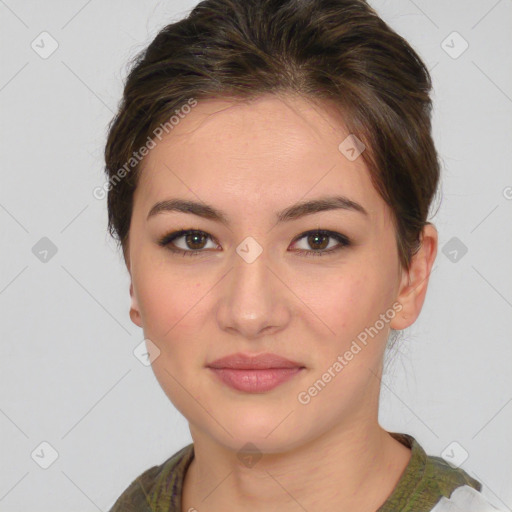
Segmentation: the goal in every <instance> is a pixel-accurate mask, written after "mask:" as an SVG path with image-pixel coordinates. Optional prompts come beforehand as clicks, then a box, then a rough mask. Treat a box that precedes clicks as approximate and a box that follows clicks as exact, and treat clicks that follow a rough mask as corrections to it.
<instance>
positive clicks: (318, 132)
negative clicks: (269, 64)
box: [135, 94, 386, 216]
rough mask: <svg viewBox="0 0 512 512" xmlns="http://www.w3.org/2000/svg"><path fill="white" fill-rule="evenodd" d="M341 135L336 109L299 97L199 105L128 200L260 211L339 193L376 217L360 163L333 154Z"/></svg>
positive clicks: (377, 201)
mask: <svg viewBox="0 0 512 512" xmlns="http://www.w3.org/2000/svg"><path fill="white" fill-rule="evenodd" d="M349 135H350V134H349V132H348V131H347V129H346V127H345V126H344V124H343V119H342V118H341V116H340V115H339V113H338V112H334V111H333V110H332V109H331V110H329V108H328V107H327V106H325V107H322V106H321V105H319V104H318V103H313V102H312V101H309V100H307V99H305V98H303V97H300V96H295V95H280V96H276V95H270V94H269V95H263V96H260V97H258V98H257V99H255V100H251V101H244V102H239V101H231V100H226V99H208V100H200V101H198V104H197V105H196V106H195V107H193V108H192V109H191V111H190V113H189V114H187V115H182V119H180V121H179V123H178V124H177V125H175V126H174V128H173V129H172V131H170V132H169V133H168V134H166V135H164V136H163V138H162V140H161V141H158V140H156V142H157V144H156V147H154V148H153V149H151V150H150V152H149V154H148V155H147V156H146V157H145V158H144V160H143V161H142V168H141V178H140V180H139V184H138V187H137V190H136V193H135V194H136V196H137V197H138V201H136V202H138V203H139V206H141V205H144V207H145V208H146V210H148V209H149V208H151V206H152V205H153V203H154V202H156V201H159V200H163V199H166V198H167V197H168V196H172V197H175V196H180V197H188V198H194V199H196V200H197V199H198V198H199V199H202V200H204V201H205V202H207V203H209V204H217V205H225V204H227V203H229V204H231V205H233V207H242V208H243V207H245V208H246V209H251V210H252V211H254V210H255V209H256V210H258V211H261V208H262V207H263V206H265V207H266V206H268V207H270V208H272V206H273V205H275V208H274V210H277V209H281V207H282V206H283V205H289V204H292V203H295V202H297V201H299V200H307V199H312V198H314V197H318V196H322V195H327V194H333V193H339V194H343V195H345V196H348V197H349V198H350V199H352V200H354V201H356V202H358V203H361V204H363V205H364V207H365V208H366V209H367V210H368V211H369V213H370V215H376V216H382V214H383V213H384V214H385V213H386V212H385V211H384V210H385V204H384V203H383V201H382V200H381V198H380V196H379V195H378V193H377V192H376V190H375V189H374V187H373V185H372V183H371V180H370V175H369V172H368V169H367V167H366V165H365V162H364V160H363V159H362V158H361V157H359V158H356V159H355V160H353V161H351V160H349V159H347V157H346V156H344V154H343V153H342V152H341V151H340V149H339V145H340V143H342V142H343V141H344V140H345V139H346V138H347V136H349ZM224 209H225V208H224Z"/></svg>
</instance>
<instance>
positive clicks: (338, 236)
mask: <svg viewBox="0 0 512 512" xmlns="http://www.w3.org/2000/svg"><path fill="white" fill-rule="evenodd" d="M189 234H201V235H206V238H208V239H210V240H211V241H212V242H213V243H216V244H217V245H220V244H219V243H218V242H217V240H216V239H215V238H214V237H213V236H212V235H210V234H209V233H207V232H206V231H203V230H202V229H198V228H188V229H179V230H176V231H173V232H170V233H167V234H166V235H164V236H163V237H162V238H161V239H160V240H159V241H158V244H159V245H160V246H162V247H164V248H167V249H168V250H170V251H171V252H174V253H178V254H182V255H183V256H185V255H196V254H200V253H206V252H209V251H208V250H206V249H188V250H185V249H181V248H179V247H170V244H171V243H172V242H174V240H176V239H178V238H181V237H183V236H186V235H189ZM314 234H319V235H321V236H326V237H329V238H333V239H334V240H336V241H337V242H338V245H336V246H335V247H333V248H330V249H323V250H316V251H315V250H314V249H309V250H308V249H298V250H295V251H294V252H297V253H299V254H303V255H305V256H323V255H328V254H331V253H334V252H337V251H339V250H340V249H343V248H345V247H349V246H351V245H352V241H351V239H350V238H349V237H347V236H346V235H344V234H342V233H339V232H337V231H332V230H329V229H322V228H316V229H309V230H307V231H304V232H303V233H301V234H300V235H297V236H296V237H295V238H294V240H293V241H292V243H291V245H293V244H295V243H297V242H298V241H299V240H301V239H302V238H304V237H306V236H308V235H314Z"/></svg>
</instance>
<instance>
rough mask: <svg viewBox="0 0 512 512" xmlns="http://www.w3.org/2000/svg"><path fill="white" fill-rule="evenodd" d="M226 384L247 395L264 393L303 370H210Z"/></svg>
mask: <svg viewBox="0 0 512 512" xmlns="http://www.w3.org/2000/svg"><path fill="white" fill-rule="evenodd" d="M210 370H212V371H213V372H214V373H215V375H217V377H218V378H219V379H220V380H222V381H223V382H224V383H225V384H227V385H228V386H230V387H231V388H233V389H236V390H238V391H244V392H246V393H263V392H265V391H270V390H271V389H274V388H276V387H277V386H279V385H280V384H283V383H284V382H286V381H288V380H290V379H291V378H293V377H294V376H295V375H297V374H298V373H299V372H300V371H301V370H302V368H267V369H263V370H234V369H232V368H210Z"/></svg>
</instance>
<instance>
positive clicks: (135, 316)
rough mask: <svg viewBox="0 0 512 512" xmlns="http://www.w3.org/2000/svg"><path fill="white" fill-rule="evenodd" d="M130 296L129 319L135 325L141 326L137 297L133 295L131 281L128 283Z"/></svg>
mask: <svg viewBox="0 0 512 512" xmlns="http://www.w3.org/2000/svg"><path fill="white" fill-rule="evenodd" d="M130 297H131V305H130V319H131V321H132V322H133V323H134V324H135V325H137V326H139V327H142V321H141V316H140V311H139V305H138V302H137V297H135V293H134V291H133V283H130Z"/></svg>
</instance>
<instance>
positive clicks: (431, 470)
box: [109, 432, 482, 512]
mask: <svg viewBox="0 0 512 512" xmlns="http://www.w3.org/2000/svg"><path fill="white" fill-rule="evenodd" d="M390 434H391V435H392V436H393V437H394V438H395V439H397V440H398V441H400V442H401V443H402V444H404V445H405V446H407V447H408V448H410V449H411V459H410V460H409V463H408V465H407V467H406V468H405V470H404V472H403V473H402V476H401V477H400V480H399V481H398V483H397V485H396V486H395V488H394V490H393V492H392V493H391V495H390V496H389V497H388V499H387V500H386V501H385V503H383V504H382V506H381V507H380V508H379V509H378V510H377V511H376V512H430V511H431V510H432V509H433V507H434V506H435V505H436V503H438V502H439V500H441V498H442V497H443V496H444V497H445V498H449V497H450V495H451V494H452V492H453V491H454V490H455V489H457V488H459V487H461V486H469V487H471V488H473V489H476V490H477V491H481V489H482V485H481V484H480V482H478V481H477V480H475V479H474V478H472V477H470V476H469V475H468V474H467V473H466V472H465V471H464V470H462V469H461V468H453V467H452V466H450V465H449V464H448V463H447V462H445V461H444V460H443V459H442V458H440V457H435V456H430V455H427V454H426V453H425V451H424V450H423V448H422V447H421V446H420V445H419V444H418V443H417V442H416V440H415V439H414V437H412V436H410V435H408V434H400V433H394V432H390ZM193 458H194V445H193V443H192V444H189V445H188V446H185V447H184V448H182V449H181V450H179V451H178V452H176V453H175V454H174V455H172V456H171V457H169V458H168V459H167V460H166V461H165V462H163V463H162V464H160V465H159V466H153V467H151V468H149V469H147V470H146V471H144V473H142V474H141V475H140V476H138V477H137V478H136V479H135V480H134V481H133V482H132V483H131V484H130V486H129V487H128V488H127V489H126V490H125V491H124V492H123V493H122V494H121V496H119V498H118V499H117V501H116V502H115V503H114V505H113V507H112V508H111V509H110V511H109V512H182V511H181V493H182V488H183V481H184V476H185V473H186V471H187V468H188V466H189V465H190V462H191V461H192V459H193Z"/></svg>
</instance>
